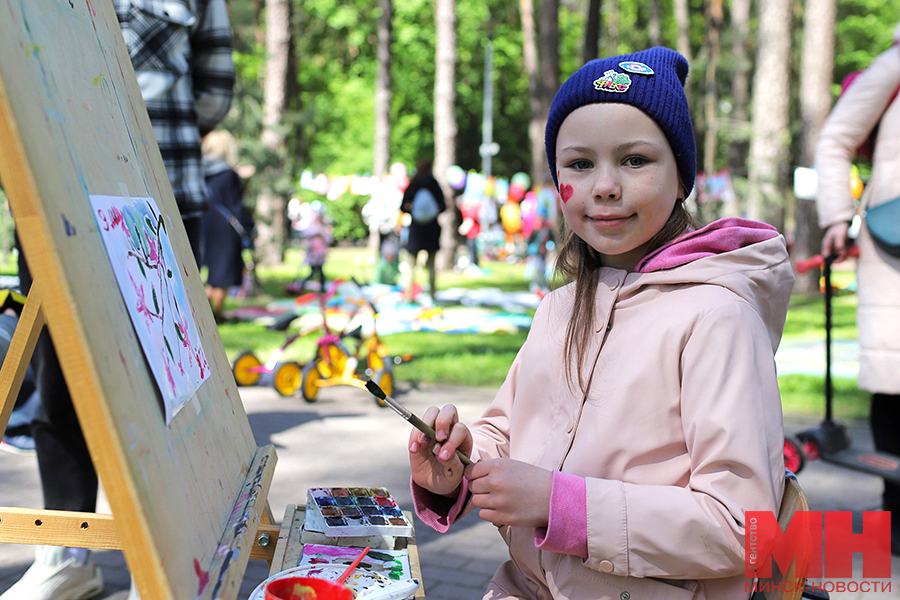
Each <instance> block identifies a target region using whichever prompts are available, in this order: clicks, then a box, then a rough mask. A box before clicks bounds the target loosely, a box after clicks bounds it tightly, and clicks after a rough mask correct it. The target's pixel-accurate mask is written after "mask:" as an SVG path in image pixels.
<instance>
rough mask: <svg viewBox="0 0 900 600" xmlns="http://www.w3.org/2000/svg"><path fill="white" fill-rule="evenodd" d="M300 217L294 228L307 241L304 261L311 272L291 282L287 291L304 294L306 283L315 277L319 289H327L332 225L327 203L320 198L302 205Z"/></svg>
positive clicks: (322, 290)
mask: <svg viewBox="0 0 900 600" xmlns="http://www.w3.org/2000/svg"><path fill="white" fill-rule="evenodd" d="M300 209H301V211H300V218H299V219H298V220H297V221H296V222H295V223H294V224H293V227H294V229H295V230H296V231H297V234H298V235H299V236H300V238H301V239H302V240H304V242H305V243H306V257H305V258H304V261H303V262H305V263H306V264H307V265H308V266H309V274H308V275H307V276H306V277H304V278H303V279H298V280H297V281H295V282H294V283H292V284H290V285H289V286H288V288H287V291H288V292H290V293H296V294H302V293H303V292H304V290H305V287H306V284H307V283H308V282H309V281H310V280H311V279H313V278H315V279H318V283H319V289H318V290H317V291H321V292H324V291H325V270H324V265H325V261H326V260H327V259H328V248H329V246H331V241H332V236H331V227H330V226H329V225H328V224H327V223H326V217H325V205H324V204H322V202H321V201H319V200H313V201H312V202H310V203H309V204H305V205H301V206H300Z"/></svg>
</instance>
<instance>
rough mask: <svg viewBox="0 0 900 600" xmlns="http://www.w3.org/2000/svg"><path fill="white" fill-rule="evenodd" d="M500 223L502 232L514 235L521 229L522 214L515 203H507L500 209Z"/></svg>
mask: <svg viewBox="0 0 900 600" xmlns="http://www.w3.org/2000/svg"><path fill="white" fill-rule="evenodd" d="M500 221H501V222H502V223H503V231H505V232H506V233H510V234H511V233H516V232H517V231H519V230H521V229H522V213H521V211H520V210H519V205H518V204H516V203H515V202H507V203H506V204H504V205H503V206H501V207H500Z"/></svg>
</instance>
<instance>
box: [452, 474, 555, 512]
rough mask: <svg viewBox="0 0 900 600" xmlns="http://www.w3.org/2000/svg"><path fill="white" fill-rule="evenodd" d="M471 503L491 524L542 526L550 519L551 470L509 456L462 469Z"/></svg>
mask: <svg viewBox="0 0 900 600" xmlns="http://www.w3.org/2000/svg"><path fill="white" fill-rule="evenodd" d="M466 477H467V478H468V479H469V491H470V492H471V493H472V504H474V505H475V506H477V507H478V508H480V509H481V510H480V511H479V512H478V516H479V517H481V518H482V519H484V520H485V521H490V522H491V523H493V524H494V525H512V526H515V527H546V526H547V523H549V521H550V491H551V488H552V487H553V472H552V471H548V470H546V469H542V468H540V467H535V466H534V465H530V464H528V463H524V462H520V461H517V460H512V459H509V458H497V459H492V460H484V461H480V462H477V463H475V464H474V465H471V466H470V467H467V468H466Z"/></svg>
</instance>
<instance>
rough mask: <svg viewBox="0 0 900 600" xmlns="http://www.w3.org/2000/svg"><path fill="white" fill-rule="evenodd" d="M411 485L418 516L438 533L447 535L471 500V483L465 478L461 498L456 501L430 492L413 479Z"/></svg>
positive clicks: (414, 506)
mask: <svg viewBox="0 0 900 600" xmlns="http://www.w3.org/2000/svg"><path fill="white" fill-rule="evenodd" d="M409 485H410V489H411V490H412V498H413V508H414V509H415V511H416V516H418V517H419V519H420V520H421V521H422V522H423V523H425V524H426V525H428V526H429V527H431V528H432V529H434V530H435V531H437V532H438V533H446V532H447V531H448V530H449V529H450V526H451V525H453V523H455V522H456V521H457V519H459V517H460V516H461V515H462V513H463V509H464V508H465V506H466V501H467V500H468V499H469V481H468V480H467V479H466V478H465V477H463V479H462V483H461V484H460V485H459V496H457V497H456V498H455V499H454V498H447V497H446V496H441V495H439V494H435V493H433V492H430V491H428V490H426V489H425V488H423V487H422V486H420V485H418V484H416V482H415V481H413V480H412V478H411V477H410V479H409Z"/></svg>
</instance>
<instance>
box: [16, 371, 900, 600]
mask: <svg viewBox="0 0 900 600" xmlns="http://www.w3.org/2000/svg"><path fill="white" fill-rule="evenodd" d="M399 388H400V389H399V390H398V391H397V392H396V393H395V395H396V397H397V398H398V400H400V401H401V402H403V403H405V404H406V405H407V406H409V407H410V408H411V409H412V410H413V411H415V412H419V413H421V412H422V411H424V409H425V408H426V407H427V406H429V405H431V404H444V403H446V402H451V401H452V402H454V403H456V404H457V405H458V406H459V407H460V411H461V413H462V418H463V419H464V420H471V419H473V418H474V417H476V416H478V415H479V414H480V412H481V410H482V409H483V407H484V406H485V404H486V403H487V402H488V401H489V400H490V398H491V397H492V394H493V391H492V390H486V389H472V388H461V387H445V386H421V387H411V386H409V385H406V384H403V383H401V384H400V385H399ZM242 396H243V398H244V404H245V406H246V410H247V413H248V415H249V419H250V424H251V426H252V428H253V431H254V432H255V434H256V437H257V441H258V443H260V444H263V443H273V444H275V446H276V448H277V452H278V465H277V468H276V470H275V477H274V481H273V483H272V489H271V492H270V495H269V501H270V505H271V507H272V510H273V511H274V512H275V514H276V517H279V521H280V515H281V514H282V513H283V511H284V509H285V507H286V506H287V505H288V504H290V503H299V502H303V499H304V497H305V493H306V489H307V488H308V487H312V486H320V485H361V486H384V487H387V488H388V489H389V490H391V492H392V493H393V494H394V495H395V496H396V497H397V499H398V500H399V502H400V503H401V505H402V506H403V507H404V508H405V509H410V508H411V500H410V492H409V488H408V477H409V472H408V466H407V463H406V450H405V448H406V439H407V436H408V432H409V427H408V425H407V424H406V422H404V421H403V420H402V419H400V418H399V417H397V416H396V415H395V414H394V413H393V412H391V411H389V410H386V409H381V408H378V407H377V406H376V405H375V403H374V402H373V401H372V400H371V397H369V396H368V395H367V394H365V393H363V392H361V391H359V390H356V389H354V388H349V387H340V388H330V389H325V390H322V392H321V393H320V399H319V401H318V402H317V403H315V404H307V403H305V402H303V401H302V400H299V399H290V400H288V399H283V398H281V397H280V396H278V395H277V394H276V393H275V392H274V391H273V390H271V389H269V388H263V387H254V388H244V389H243V391H242ZM815 422H816V420H815V419H806V420H798V419H789V420H788V423H787V429H788V430H789V431H797V430H799V429H801V428H803V427H806V426H809V425H812V424H814V423H815ZM854 439H855V440H856V441H857V442H858V443H861V444H869V443H870V441H869V438H868V433H867V429H866V428H865V427H862V426H861V427H858V428H856V429H854ZM0 481H2V482H3V483H2V486H0V505H5V506H22V507H40V505H41V493H40V484H39V480H38V477H37V465H36V460H35V459H34V457H18V456H10V455H6V454H0ZM800 482H801V485H802V486H803V488H804V490H805V492H806V494H807V496H808V497H809V501H810V504H811V508H812V509H813V510H852V511H854V513H855V514H856V515H857V516H859V514H860V511H863V510H874V509H877V508H878V506H879V496H880V491H881V482H880V480H879V479H878V478H876V477H872V476H868V475H862V474H858V473H853V472H850V471H847V470H843V469H839V468H836V467H833V466H831V465H827V464H824V463H821V462H816V463H811V464H810V465H809V466H808V467H807V469H806V470H805V471H804V472H803V473H801V475H800ZM102 508H103V507H102V506H101V509H102ZM417 536H418V542H419V551H420V556H421V560H422V566H423V577H424V580H425V586H426V592H427V596H428V598H429V600H468V599H476V600H477V599H478V598H481V594H482V592H483V590H484V589H485V587H486V585H487V583H488V581H489V580H490V576H491V574H492V573H493V572H494V570H495V569H496V567H497V565H499V564H500V562H502V561H503V560H504V559H505V557H506V548H505V546H504V545H503V543H502V541H501V540H500V537H499V535H498V534H497V532H496V530H495V529H494V527H493V526H491V525H490V524H489V523H485V522H482V521H480V520H479V519H478V518H477V516H476V515H474V514H471V515H469V516H468V517H466V518H465V519H464V520H463V521H462V522H461V523H460V524H459V525H458V526H457V527H455V528H454V530H453V531H452V532H451V533H449V534H446V535H444V536H439V535H437V534H435V533H434V532H433V531H431V530H430V529H428V528H427V527H425V526H424V525H422V524H421V523H417ZM32 556H33V555H32V550H31V547H28V546H17V545H8V544H0V592H2V591H4V590H6V589H7V588H8V587H9V586H10V585H12V583H13V582H15V581H16V580H17V579H18V578H19V577H20V576H21V574H22V573H23V572H24V571H25V569H26V568H27V567H28V565H29V564H30V562H31V558H32ZM97 556H98V562H99V563H100V564H101V565H102V568H103V573H104V577H105V579H106V582H107V585H106V590H105V594H107V595H108V594H112V593H114V592H116V591H119V590H123V589H127V587H128V583H129V576H128V570H127V568H126V565H125V561H124V559H123V556H122V553H121V552H117V551H101V552H98V553H97ZM857 572H859V571H857ZM893 573H894V579H893V587H892V590H893V592H892V593H891V594H877V595H876V594H864V595H858V594H833V595H832V598H834V599H836V600H850V599H854V600H855V599H857V598H860V599H862V600H868V599H869V598H894V599H900V558H898V557H895V558H894V560H893ZM266 575H267V567H266V564H265V563H264V562H263V561H256V560H254V561H250V564H249V566H248V569H247V574H246V576H245V580H244V586H243V588H242V591H241V595H240V596H239V598H240V599H241V600H244V599H246V598H247V597H248V596H249V594H250V592H251V591H252V590H253V588H254V587H255V586H256V585H257V584H258V583H259V582H260V581H262V580H263V579H265V577H266Z"/></svg>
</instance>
